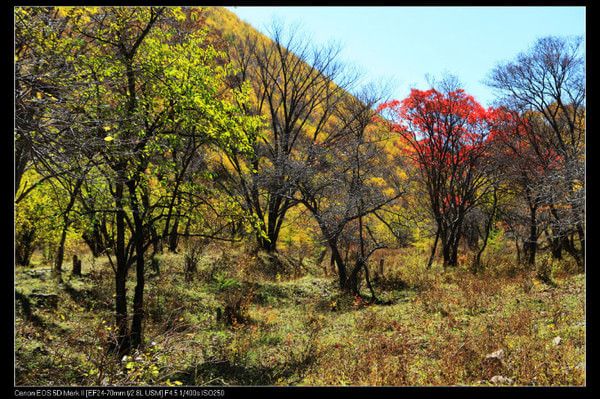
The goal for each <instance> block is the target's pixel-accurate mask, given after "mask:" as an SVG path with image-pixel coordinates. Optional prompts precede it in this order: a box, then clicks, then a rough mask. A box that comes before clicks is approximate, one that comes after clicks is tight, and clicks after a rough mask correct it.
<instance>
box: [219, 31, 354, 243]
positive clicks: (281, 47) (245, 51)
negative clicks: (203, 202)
mask: <svg viewBox="0 0 600 399" xmlns="http://www.w3.org/2000/svg"><path fill="white" fill-rule="evenodd" d="M270 36H271V37H272V39H273V41H272V42H271V41H267V40H265V39H264V38H262V37H260V36H258V35H253V36H247V37H246V38H245V39H244V40H241V41H239V42H237V43H235V44H234V48H233V49H232V54H233V55H232V59H233V61H234V62H235V63H236V65H237V66H238V67H239V74H238V76H237V78H236V79H234V80H233V81H232V84H233V85H234V86H236V85H239V84H240V82H250V84H251V85H252V88H253V92H254V98H253V101H252V102H251V103H248V104H246V108H245V109H246V112H247V113H248V114H251V115H266V116H267V120H268V129H265V130H263V131H260V132H257V131H256V130H254V129H253V130H251V131H248V132H246V135H247V138H248V141H249V142H250V143H251V145H252V148H253V151H252V153H251V154H252V155H251V157H248V156H245V155H244V154H241V153H238V152H236V151H233V152H232V153H229V154H226V155H225V156H224V158H223V162H222V167H221V168H220V169H219V175H220V176H224V177H226V179H222V181H223V182H224V184H223V189H224V190H226V191H227V192H228V193H229V194H230V195H231V196H232V197H236V198H239V203H240V206H241V207H242V208H243V209H244V210H245V211H246V212H247V213H248V214H249V215H251V216H252V218H253V219H254V223H253V225H254V226H255V231H256V239H257V242H258V246H259V248H261V249H264V250H266V251H269V252H272V251H275V250H276V249H277V240H278V238H279V233H280V231H281V226H282V224H283V221H284V219H285V216H286V214H287V212H288V210H289V209H290V208H292V207H293V206H295V205H297V203H298V202H297V200H296V199H294V195H293V193H294V190H295V188H294V185H293V177H294V176H293V175H292V173H293V170H294V168H293V165H294V164H295V163H296V162H298V161H299V160H301V159H302V158H303V157H304V156H305V154H306V151H307V149H308V148H310V146H311V145H312V144H315V143H317V142H318V141H319V140H320V137H321V135H322V134H323V133H322V132H323V130H324V128H325V127H326V125H327V124H328V123H329V121H330V120H331V118H332V114H333V110H334V108H335V106H336V104H337V103H338V102H339V101H340V100H341V99H342V98H343V97H344V96H347V93H346V92H345V91H344V90H345V89H347V88H349V87H350V85H351V83H352V81H353V76H352V75H351V74H344V68H343V67H342V65H341V64H340V63H339V62H338V61H337V56H338V53H339V50H338V49H337V48H336V47H334V46H324V47H315V46H313V45H312V44H311V42H310V41H309V40H308V39H306V38H301V37H300V35H299V34H298V32H296V31H293V30H290V31H286V30H284V28H283V27H282V26H280V25H276V24H274V26H273V28H272V32H271V35H270ZM334 81H335V83H334ZM226 182H228V184H226Z"/></svg>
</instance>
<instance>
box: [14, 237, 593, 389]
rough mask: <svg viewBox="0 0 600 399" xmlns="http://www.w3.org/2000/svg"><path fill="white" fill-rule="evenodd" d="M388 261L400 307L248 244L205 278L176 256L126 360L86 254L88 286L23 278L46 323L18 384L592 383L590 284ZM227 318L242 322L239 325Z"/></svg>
mask: <svg viewBox="0 0 600 399" xmlns="http://www.w3.org/2000/svg"><path fill="white" fill-rule="evenodd" d="M384 255H385V256H386V272H385V277H383V278H380V279H379V280H378V281H377V282H376V283H375V288H376V291H377V292H378V295H379V296H380V297H381V298H383V299H385V301H386V303H387V304H386V305H374V304H368V303H367V302H365V301H362V300H360V299H359V298H352V297H347V296H343V295H340V294H339V291H338V290H337V282H336V280H335V278H334V277H333V276H323V275H320V274H318V273H316V272H315V271H319V270H320V268H318V267H315V265H308V266H307V267H306V269H307V270H312V271H313V274H304V275H302V276H299V277H296V275H297V274H296V275H294V278H292V277H291V276H286V275H285V274H284V275H275V276H273V275H272V273H267V274H265V273H262V272H261V271H260V270H258V269H259V268H260V267H262V266H263V263H264V260H261V259H260V257H256V256H253V255H251V254H249V253H248V252H247V251H244V250H243V248H229V252H228V253H227V254H226V255H225V260H223V251H222V250H218V249H216V248H212V249H211V248H209V249H207V250H206V251H205V253H204V255H203V256H202V258H201V259H200V262H199V265H198V272H197V273H196V275H195V278H194V280H193V281H191V282H186V281H185V276H184V273H183V266H182V265H183V260H182V255H173V254H165V255H162V256H161V257H160V269H161V272H160V274H158V275H156V274H153V273H152V272H150V271H149V275H148V281H147V287H146V294H145V300H146V321H145V342H146V344H145V346H144V348H142V349H141V350H140V351H138V352H136V353H132V354H131V356H129V357H128V358H125V359H116V358H115V357H114V356H113V355H111V354H109V353H107V351H106V348H107V347H108V344H109V343H110V341H111V340H112V339H114V336H113V334H114V330H113V328H114V326H113V320H114V316H113V312H112V306H113V301H114V299H113V276H112V271H111V269H110V266H108V265H107V264H106V260H104V259H101V258H100V259H96V260H95V261H94V264H92V261H91V258H87V257H86V258H84V262H83V273H84V276H83V277H81V278H70V276H69V274H68V272H66V273H65V277H64V283H63V284H62V285H58V284H57V283H56V282H54V281H53V280H52V279H51V278H49V266H48V265H45V264H44V263H43V262H40V263H39V264H38V265H36V266H35V267H33V268H18V269H17V271H16V287H15V288H16V290H17V291H18V292H19V293H21V294H22V295H23V296H25V297H27V298H29V299H30V300H31V309H32V315H30V316H29V317H26V315H24V314H23V312H22V311H21V307H20V306H18V309H17V319H16V345H15V346H16V347H15V351H16V382H17V384H18V385H25V384H26V385H111V384H118V385H129V384H131V385H179V384H183V385H228V384H233V385H320V386H321V385H394V386H397V385H493V384H498V383H500V384H505V385H528V386H529V385H535V386H540V385H542V386H546V385H584V384H585V309H584V304H585V302H584V301H585V299H584V298H585V291H584V285H585V276H584V275H583V274H572V273H567V272H565V271H564V270H565V269H566V268H567V266H565V265H562V264H553V266H552V267H553V282H554V284H553V285H547V284H544V283H542V282H540V281H538V280H537V279H536V278H535V274H534V273H531V272H527V271H523V270H517V271H515V270H516V269H515V267H514V265H512V263H511V262H510V261H508V260H504V261H503V262H499V261H498V262H495V264H494V265H489V264H488V267H487V269H486V271H485V272H484V274H483V275H477V276H474V275H472V274H471V273H469V272H468V271H466V269H462V268H458V269H456V270H447V271H443V270H442V269H441V267H439V266H437V265H434V267H433V268H432V269H431V270H425V268H424V266H423V265H424V264H425V261H426V255H423V254H420V253H418V252H415V251H405V252H402V251H400V252H398V251H396V252H388V253H384ZM497 259H505V258H502V257H501V256H500V255H497ZM305 261H306V260H305ZM227 281H229V282H227ZM232 281H233V282H232ZM133 285H134V281H133V280H131V281H129V282H128V287H129V292H130V294H132V292H133ZM38 293H43V294H53V295H54V296H56V297H57V298H56V299H57V306H56V307H53V306H52V304H51V303H45V299H44V300H40V301H36V294H38ZM42 297H43V296H42ZM236 304H238V306H237V307H235V306H234V305H236ZM228 306H229V308H228ZM227 309H230V310H231V309H233V310H231V312H234V313H235V314H236V315H237V316H236V317H234V318H233V319H232V320H231V321H230V322H229V323H228V322H226V320H225V319H224V317H223V314H224V313H223V312H226V311H227ZM220 315H221V316H220ZM557 337H559V338H557ZM498 351H500V352H498ZM494 352H496V353H500V354H501V355H500V356H497V357H499V358H495V357H494V356H492V355H491V354H493V353H494ZM486 356H487V358H486ZM498 376H501V377H504V378H503V379H500V380H499V378H498Z"/></svg>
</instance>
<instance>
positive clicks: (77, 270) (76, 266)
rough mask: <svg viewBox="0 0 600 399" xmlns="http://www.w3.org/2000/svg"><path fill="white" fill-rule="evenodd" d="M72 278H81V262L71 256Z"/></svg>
mask: <svg viewBox="0 0 600 399" xmlns="http://www.w3.org/2000/svg"><path fill="white" fill-rule="evenodd" d="M72 274H73V276H81V260H80V259H78V258H77V255H73V273H72Z"/></svg>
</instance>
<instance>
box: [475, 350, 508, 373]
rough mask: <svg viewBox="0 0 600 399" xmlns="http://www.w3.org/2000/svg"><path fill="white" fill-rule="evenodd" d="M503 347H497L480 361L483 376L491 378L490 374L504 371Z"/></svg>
mask: <svg viewBox="0 0 600 399" xmlns="http://www.w3.org/2000/svg"><path fill="white" fill-rule="evenodd" d="M503 358H504V349H498V350H497V351H495V352H492V353H490V354H487V355H486V356H485V358H484V359H483V361H482V362H481V368H482V373H483V376H484V378H488V379H489V378H491V377H492V376H497V375H500V374H501V373H503V372H505V371H506V370H505V367H504V362H503V361H502V359H503Z"/></svg>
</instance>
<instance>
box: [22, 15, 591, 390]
mask: <svg viewBox="0 0 600 399" xmlns="http://www.w3.org/2000/svg"><path fill="white" fill-rule="evenodd" d="M14 13H15V55H14V62H15V110H16V114H15V141H14V143H15V188H14V203H15V278H16V281H15V306H16V320H15V322H16V335H15V338H16V343H15V353H16V364H15V368H16V383H17V384H18V385H319V386H322V385H393V386H397V385H465V384H467V385H494V384H500V385H583V384H585V288H584V284H585V275H584V272H585V264H586V263H585V262H586V259H585V253H586V248H585V228H586V226H585V116H586V115H585V113H586V109H585V104H586V103H585V101H586V98H585V75H584V60H583V56H582V54H581V53H582V46H581V40H580V39H579V38H562V37H546V38H541V39H539V40H538V41H536V42H535V43H532V44H531V47H530V48H529V49H525V48H524V49H523V53H521V54H515V55H514V58H513V59H512V60H510V61H503V62H500V63H498V64H497V66H496V67H495V68H494V69H493V70H492V71H490V73H489V76H488V77H487V84H488V85H489V86H490V87H493V88H494V89H495V91H496V93H497V101H496V103H495V106H494V107H490V108H487V109H486V108H484V107H483V106H482V105H480V104H479V103H478V102H477V100H476V99H475V98H474V97H473V96H471V95H470V94H468V93H467V92H465V91H464V90H463V89H462V88H461V87H460V83H459V82H458V80H457V79H456V78H453V77H451V76H445V77H442V78H440V79H439V80H437V81H435V82H432V85H433V87H431V88H430V89H428V90H418V89H413V90H412V91H411V93H410V95H409V96H408V97H407V98H405V99H390V98H389V96H388V93H387V91H386V90H385V86H386V84H385V82H384V83H383V84H370V83H366V84H365V83H364V80H365V79H362V76H361V75H360V74H359V73H358V72H356V71H355V70H354V69H353V68H351V67H349V66H347V65H345V64H344V63H343V62H342V61H341V60H340V57H339V48H338V47H336V46H333V45H321V44H319V43H316V42H312V41H311V40H309V39H308V38H307V37H306V36H304V35H303V32H301V31H300V30H294V29H290V28H289V27H287V26H285V25H284V24H273V26H272V28H271V31H270V35H269V36H270V38H268V37H267V36H265V35H262V34H260V33H259V32H257V31H256V30H254V29H253V28H252V27H251V26H250V25H248V24H246V23H244V22H242V21H240V20H239V19H238V18H237V17H236V16H235V15H234V14H233V13H231V12H230V11H228V10H226V9H224V8H220V7H206V8H195V7H17V8H15V11H14ZM499 61H500V60H499ZM398 73H399V75H401V73H402V71H398Z"/></svg>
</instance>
